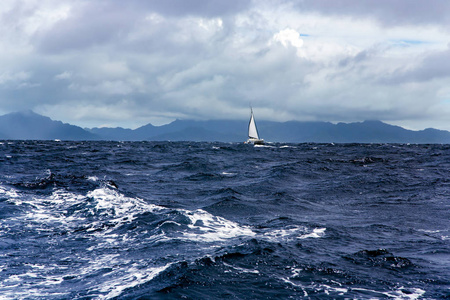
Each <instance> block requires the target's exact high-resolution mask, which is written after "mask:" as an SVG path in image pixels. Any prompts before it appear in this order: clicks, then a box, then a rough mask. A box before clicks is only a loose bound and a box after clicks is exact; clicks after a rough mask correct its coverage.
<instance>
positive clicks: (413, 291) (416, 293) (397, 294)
mask: <svg viewBox="0 0 450 300" xmlns="http://www.w3.org/2000/svg"><path fill="white" fill-rule="evenodd" d="M351 290H353V291H363V292H370V293H373V294H380V295H384V296H387V297H389V298H392V299H397V300H416V299H419V298H421V297H422V296H423V295H424V294H425V291H424V290H422V289H419V288H407V289H406V288H404V287H400V288H399V289H397V290H395V291H389V292H385V291H376V290H371V289H365V288H352V289H351ZM405 290H408V291H407V292H405Z"/></svg>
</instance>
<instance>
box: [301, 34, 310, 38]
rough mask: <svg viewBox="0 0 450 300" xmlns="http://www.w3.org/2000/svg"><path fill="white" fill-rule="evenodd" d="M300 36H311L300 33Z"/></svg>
mask: <svg viewBox="0 0 450 300" xmlns="http://www.w3.org/2000/svg"><path fill="white" fill-rule="evenodd" d="M300 36H303V37H305V36H311V35H309V34H306V33H300Z"/></svg>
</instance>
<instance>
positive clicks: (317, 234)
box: [298, 228, 327, 239]
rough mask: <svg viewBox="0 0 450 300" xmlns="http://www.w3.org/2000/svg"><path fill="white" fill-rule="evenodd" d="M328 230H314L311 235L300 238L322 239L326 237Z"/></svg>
mask: <svg viewBox="0 0 450 300" xmlns="http://www.w3.org/2000/svg"><path fill="white" fill-rule="evenodd" d="M325 230H327V229H326V228H314V229H313V231H312V232H311V233H308V234H304V235H301V236H299V237H298V238H299V239H307V238H321V237H323V236H324V235H325Z"/></svg>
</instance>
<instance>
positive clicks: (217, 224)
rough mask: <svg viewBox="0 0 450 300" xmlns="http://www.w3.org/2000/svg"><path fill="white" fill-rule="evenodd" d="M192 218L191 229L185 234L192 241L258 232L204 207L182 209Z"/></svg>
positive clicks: (212, 239) (205, 240)
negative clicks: (192, 209)
mask: <svg viewBox="0 0 450 300" xmlns="http://www.w3.org/2000/svg"><path fill="white" fill-rule="evenodd" d="M181 212H183V214H185V215H186V216H187V217H188V218H189V219H190V220H191V224H189V225H188V227H189V228H190V229H191V231H188V232H184V233H183V235H184V237H186V238H187V239H189V240H192V241H201V242H218V241H224V240H226V239H231V238H236V237H242V236H246V237H252V236H255V235H256V234H255V233H254V232H253V231H252V230H251V229H250V228H248V227H246V226H240V225H239V224H237V223H235V222H232V221H229V220H227V219H225V218H222V217H218V216H214V215H212V214H210V213H208V212H206V211H204V210H202V209H198V210H195V211H189V210H181Z"/></svg>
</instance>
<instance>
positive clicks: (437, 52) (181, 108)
mask: <svg viewBox="0 0 450 300" xmlns="http://www.w3.org/2000/svg"><path fill="white" fill-rule="evenodd" d="M250 103H251V105H252V106H253V109H254V112H255V115H256V119H257V120H273V121H288V120H299V121H311V120H318V121H330V122H340V121H342V122H353V121H363V120H368V119H371V120H373V119H378V120H382V121H385V122H387V123H390V124H398V125H401V126H405V127H407V128H410V129H424V128H427V127H434V128H439V129H445V130H450V1H449V0H427V1H423V0H365V1H361V0H311V1H310V0H304V1H301V0H298V1H289V0H284V1H283V0H280V1H265V0H255V1H251V0H161V1H156V0H153V1H144V0H142V1H138V0H127V1H121V0H110V1H106V0H97V1H96V0H2V3H1V6H0V114H6V113H9V112H14V111H18V110H24V109H32V110H33V111H35V112H37V113H40V114H43V115H46V116H49V117H51V118H52V119H54V120H61V121H63V122H68V123H71V124H75V125H79V126H82V127H94V126H114V127H115V126H122V127H127V128H136V127H139V126H142V125H145V124H147V123H152V124H155V125H160V124H164V123H168V122H170V121H173V120H174V119H177V118H178V119H200V120H206V119H241V120H244V119H245V120H246V119H247V118H248V117H249V112H250V109H249V104H250Z"/></svg>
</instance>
